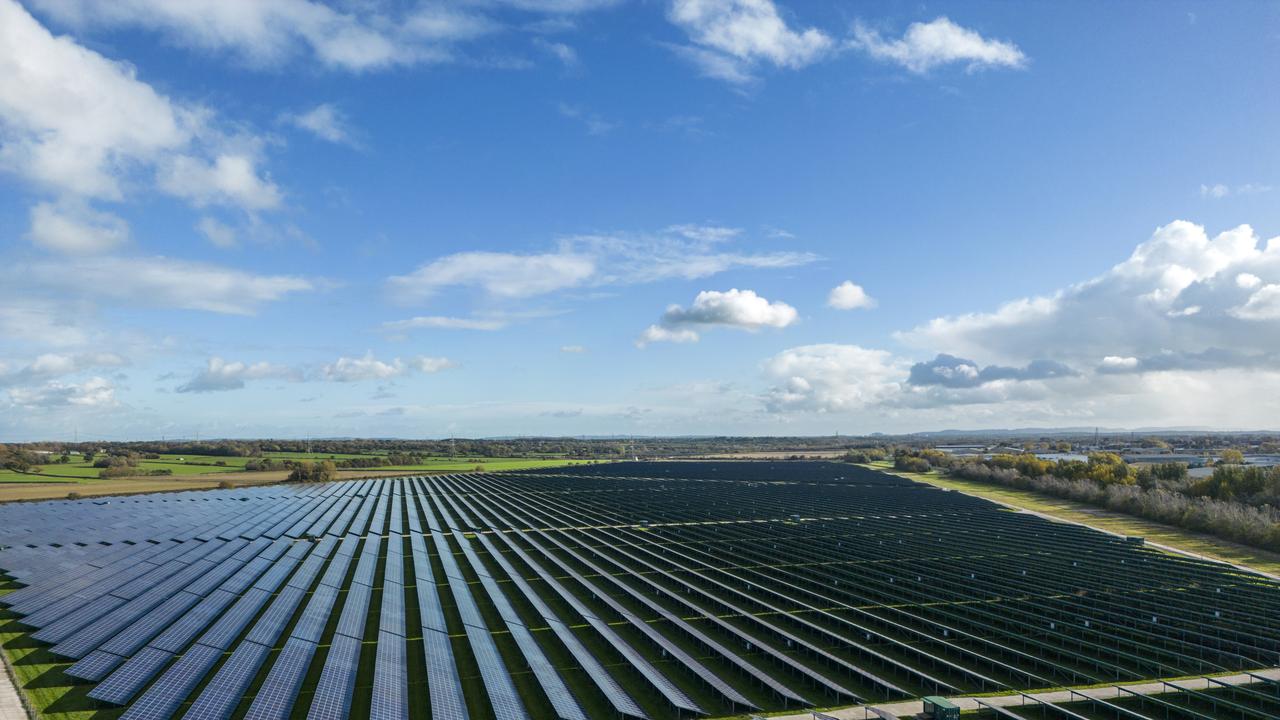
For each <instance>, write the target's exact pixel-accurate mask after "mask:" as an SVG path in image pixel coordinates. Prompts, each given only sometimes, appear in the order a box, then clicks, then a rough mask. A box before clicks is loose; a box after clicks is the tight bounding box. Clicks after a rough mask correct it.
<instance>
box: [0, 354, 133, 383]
mask: <svg viewBox="0 0 1280 720" xmlns="http://www.w3.org/2000/svg"><path fill="white" fill-rule="evenodd" d="M126 364H128V362H127V361H126V360H125V359H124V358H123V357H121V356H120V355H117V354H116V353H112V352H89V353H76V354H64V353H44V354H42V355H39V356H37V357H36V358H35V359H34V360H32V361H31V362H30V363H27V364H25V365H23V366H22V367H20V368H18V369H16V370H8V369H7V368H5V367H4V366H3V365H0V385H19V384H25V383H34V382H40V381H44V380H49V379H53V378H57V377H62V376H64V375H71V374H74V373H78V372H82V371H85V370H89V369H91V368H106V367H120V366H123V365H126Z"/></svg>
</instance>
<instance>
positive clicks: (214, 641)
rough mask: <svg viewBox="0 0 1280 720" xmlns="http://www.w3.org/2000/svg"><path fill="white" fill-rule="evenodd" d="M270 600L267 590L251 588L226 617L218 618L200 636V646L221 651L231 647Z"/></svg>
mask: <svg viewBox="0 0 1280 720" xmlns="http://www.w3.org/2000/svg"><path fill="white" fill-rule="evenodd" d="M270 599H271V593H269V592H267V591H266V590H260V589H258V588H249V589H248V590H246V591H245V594H244V595H241V596H240V599H239V600H237V601H236V604H235V605H232V606H231V609H230V610H228V611H227V612H226V614H225V615H223V616H222V617H220V618H218V622H216V623H214V624H213V627H211V628H209V629H208V630H207V631H205V634H204V635H201V636H200V640H199V644H201V645H205V646H207V647H213V648H218V649H219V650H226V649H227V648H229V647H231V644H232V643H233V642H235V640H236V638H238V637H240V633H241V632H243V631H244V629H245V627H246V626H248V624H249V622H250V621H251V620H253V618H254V616H255V615H257V614H258V611H259V610H261V609H262V606H263V605H266V604H267V600H270Z"/></svg>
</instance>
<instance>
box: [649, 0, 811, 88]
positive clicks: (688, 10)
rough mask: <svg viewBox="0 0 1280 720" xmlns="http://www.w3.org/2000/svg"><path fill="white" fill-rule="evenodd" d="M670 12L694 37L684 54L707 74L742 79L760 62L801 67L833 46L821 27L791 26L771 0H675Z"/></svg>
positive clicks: (750, 73) (743, 80) (745, 80)
mask: <svg viewBox="0 0 1280 720" xmlns="http://www.w3.org/2000/svg"><path fill="white" fill-rule="evenodd" d="M667 16H668V18H669V19H670V20H671V22H673V23H674V24H676V25H677V26H679V27H680V28H681V29H683V30H684V31H685V32H686V33H687V34H688V35H689V39H690V40H691V41H692V42H693V43H694V46H693V47H684V48H679V51H680V52H681V54H682V55H684V56H685V57H686V58H687V59H689V60H691V61H693V62H694V63H696V64H697V65H698V66H699V68H700V69H701V70H702V72H703V74H704V75H707V76H709V77H714V78H717V79H720V80H726V81H728V82H732V83H737V84H742V83H745V82H749V81H750V80H751V79H752V69H753V68H754V67H755V66H757V65H758V64H760V63H765V62H767V63H770V64H772V65H774V66H775V67H781V68H791V69H796V68H801V67H804V66H806V65H809V64H811V63H813V62H815V61H817V60H818V59H820V58H822V57H823V56H824V55H826V54H827V53H828V52H830V50H831V49H832V46H833V43H832V40H831V38H830V37H828V36H827V35H826V33H823V32H822V31H821V30H818V29H816V28H806V29H804V30H800V31H796V30H793V29H791V28H790V27H788V25H787V22H786V21H785V20H784V19H783V18H782V16H781V15H780V14H779V13H778V8H777V6H775V5H774V3H773V2H772V0H674V2H672V4H671V9H670V11H669V12H668V15H667Z"/></svg>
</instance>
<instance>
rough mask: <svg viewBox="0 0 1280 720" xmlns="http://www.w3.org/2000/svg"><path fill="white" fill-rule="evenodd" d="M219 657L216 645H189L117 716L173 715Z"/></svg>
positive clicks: (149, 719)
mask: <svg viewBox="0 0 1280 720" xmlns="http://www.w3.org/2000/svg"><path fill="white" fill-rule="evenodd" d="M221 657H222V651H221V650H218V649H216V648H211V647H206V646H204V645H196V646H194V647H192V648H191V649H190V650H188V651H187V652H186V654H184V655H183V656H182V657H181V658H178V661H177V662H175V663H174V664H173V666H172V667H170V668H169V669H168V670H167V671H165V673H164V674H163V675H161V676H160V679H159V680H157V681H156V682H155V684H154V685H152V686H151V687H149V688H147V691H146V692H144V693H143V694H142V697H140V698H138V699H137V701H136V702H134V703H133V704H132V705H130V706H129V709H128V710H125V712H124V715H121V720H164V719H166V718H171V717H173V715H174V713H175V712H176V711H177V710H178V707H179V706H181V705H182V703H183V701H185V700H186V699H187V696H188V695H190V694H191V691H192V690H194V689H195V687H196V686H197V685H199V684H200V681H201V680H203V679H204V676H205V675H208V674H209V670H211V669H212V668H213V666H214V665H215V664H217V662H218V660H219V659H220V658H221ZM122 669H123V668H122Z"/></svg>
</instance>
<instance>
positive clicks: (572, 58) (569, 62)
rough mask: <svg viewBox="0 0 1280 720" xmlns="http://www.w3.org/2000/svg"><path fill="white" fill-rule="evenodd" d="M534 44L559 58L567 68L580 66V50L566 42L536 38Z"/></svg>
mask: <svg viewBox="0 0 1280 720" xmlns="http://www.w3.org/2000/svg"><path fill="white" fill-rule="evenodd" d="M533 44H534V45H536V46H538V47H539V48H541V49H542V51H543V52H545V53H547V54H549V55H551V56H552V57H554V58H555V59H557V60H559V61H560V64H561V65H564V66H565V67H566V68H575V67H577V66H578V52H577V51H576V50H574V49H573V48H572V47H570V46H568V45H566V44H565V43H562V42H551V41H549V40H543V39H542V38H534V39H533Z"/></svg>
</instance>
